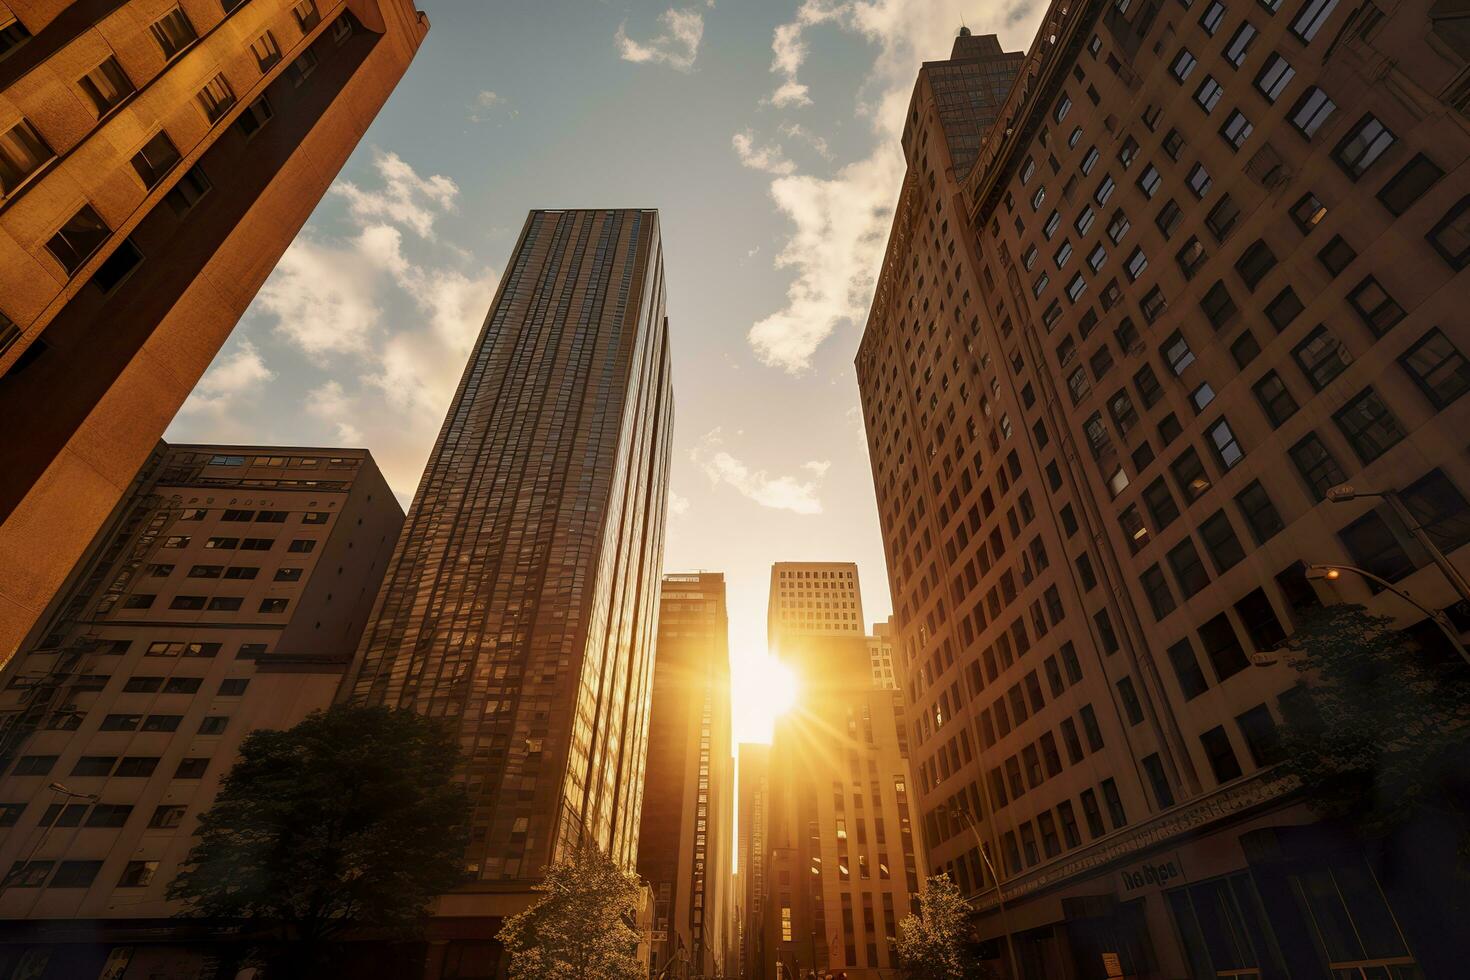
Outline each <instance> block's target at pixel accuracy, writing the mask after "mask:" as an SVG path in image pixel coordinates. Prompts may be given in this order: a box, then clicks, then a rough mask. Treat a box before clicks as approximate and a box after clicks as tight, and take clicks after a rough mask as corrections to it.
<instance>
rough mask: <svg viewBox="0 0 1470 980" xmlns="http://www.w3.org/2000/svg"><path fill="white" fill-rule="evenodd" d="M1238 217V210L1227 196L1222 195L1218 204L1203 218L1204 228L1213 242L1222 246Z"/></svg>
mask: <svg viewBox="0 0 1470 980" xmlns="http://www.w3.org/2000/svg"><path fill="white" fill-rule="evenodd" d="M1239 217H1240V208H1239V207H1237V206H1236V204H1235V201H1234V200H1233V199H1232V198H1231V197H1230V195H1229V194H1224V195H1221V197H1220V202H1219V203H1218V204H1216V205H1215V206H1214V207H1213V208H1211V209H1210V213H1209V214H1207V215H1206V216H1205V227H1206V228H1208V229H1209V230H1210V234H1211V235H1213V236H1214V238H1215V241H1217V242H1220V243H1222V244H1223V243H1224V241H1225V239H1226V238H1228V237H1229V235H1230V230H1231V229H1232V228H1234V227H1235V222H1236V220H1237V219H1238V218H1239Z"/></svg>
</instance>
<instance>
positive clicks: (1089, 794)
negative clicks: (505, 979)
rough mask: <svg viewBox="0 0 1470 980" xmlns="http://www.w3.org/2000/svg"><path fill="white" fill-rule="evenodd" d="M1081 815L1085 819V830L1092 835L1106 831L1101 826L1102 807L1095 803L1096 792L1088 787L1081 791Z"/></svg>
mask: <svg viewBox="0 0 1470 980" xmlns="http://www.w3.org/2000/svg"><path fill="white" fill-rule="evenodd" d="M1080 799H1081V802H1082V816H1083V818H1084V819H1086V821H1087V832H1088V834H1090V835H1091V836H1093V837H1101V836H1102V835H1103V834H1105V833H1107V828H1106V827H1105V826H1103V818H1102V809H1101V808H1100V807H1099V806H1098V805H1097V794H1096V793H1095V792H1093V791H1092V790H1090V789H1085V790H1083V791H1082V796H1081V797H1080Z"/></svg>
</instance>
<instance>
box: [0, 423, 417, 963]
mask: <svg viewBox="0 0 1470 980" xmlns="http://www.w3.org/2000/svg"><path fill="white" fill-rule="evenodd" d="M402 522H403V511H402V510H401V509H400V508H399V506H398V502H397V501H396V500H395V499H394V497H393V494H392V492H391V491H390V490H389V489H388V485H387V483H385V482H384V480H383V477H382V475H381V474H380V473H379V472H378V468H377V466H376V464H375V463H374V462H373V459H372V457H371V456H370V455H368V454H367V453H366V452H365V451H362V450H346V449H300V448H283V447H246V446H191V445H178V446H167V445H163V444H160V445H159V446H158V447H157V448H156V450H155V451H154V453H153V454H152V455H151V456H150V458H149V460H148V462H147V464H146V465H145V466H144V468H143V470H142V472H140V473H139V475H138V477H137V479H136V480H135V481H134V483H133V485H132V487H131V489H130V490H129V492H128V494H127V496H126V497H125V498H124V499H123V500H122V502H121V503H120V504H119V505H118V507H117V509H116V510H115V512H114V513H113V514H112V516H111V517H110V519H109V521H108V522H107V523H106V526H105V527H104V528H103V530H102V532H101V533H100V534H99V535H98V537H97V540H96V541H95V542H93V544H92V546H91V547H90V548H89V549H88V552H87V554H86V555H85V557H84V558H83V560H82V561H81V562H80V563H79V564H78V565H77V568H76V569H75V570H74V571H73V573H72V575H71V577H70V579H69V580H68V582H67V583H66V586H65V588H64V589H63V590H62V591H61V592H60V594H58V596H57V597H56V599H55V600H54V602H53V603H52V604H51V607H50V608H49V609H48V610H47V612H46V614H45V616H44V617H43V618H42V620H41V622H40V623H39V624H38V625H37V627H36V629H35V630H34V631H33V632H32V634H31V635H30V636H29V637H27V639H26V641H25V642H24V643H23V645H22V647H21V652H20V653H19V654H18V655H17V656H16V657H14V658H13V659H12V660H11V661H10V663H9V664H8V665H7V666H6V667H5V669H4V671H3V672H0V679H3V693H0V717H3V722H0V766H3V771H4V776H3V778H0V801H3V804H0V825H3V826H4V827H5V828H6V830H5V832H4V833H3V834H0V867H4V868H6V869H8V874H7V876H6V878H5V880H4V883H3V884H0V919H3V920H5V921H4V923H3V926H0V970H3V971H4V973H3V975H5V976H25V977H37V978H41V977H45V978H52V977H57V978H59V977H96V976H99V975H105V976H118V977H121V976H124V975H126V976H134V975H137V976H154V975H168V976H179V977H185V976H202V975H205V974H204V972H203V971H204V970H205V968H206V963H207V962H208V961H209V960H210V958H211V956H212V955H214V954H215V953H218V954H220V955H223V956H224V957H225V958H226V960H228V959H229V958H230V957H231V956H235V955H238V954H239V953H240V952H242V950H238V949H235V950H233V951H230V950H229V949H228V945H229V943H231V942H233V941H234V940H235V939H236V937H235V934H234V932H233V931H227V932H226V933H223V934H219V935H214V934H212V933H211V931H210V929H209V927H208V926H207V925H202V924H197V923H188V922H177V921H169V920H170V917H171V916H173V915H175V914H176V913H177V912H178V910H179V907H178V905H177V904H176V903H172V902H169V901H167V900H166V899H165V897H164V893H165V890H166V889H167V887H168V884H169V882H170V881H172V880H173V878H174V875H175V873H176V872H177V871H178V868H179V865H180V863H181V862H182V861H183V860H184V858H185V856H186V855H187V854H188V851H189V848H190V847H191V846H192V845H193V844H194V843H195V842H196V841H195V839H194V837H193V834H194V833H195V831H196V829H197V827H198V818H199V815H200V814H201V813H202V812H203V811H205V810H207V809H208V808H209V806H210V805H211V803H212V802H213V800H214V796H215V793H216V792H217V790H218V788H219V783H220V780H221V778H222V777H223V776H224V775H225V773H226V772H228V771H229V768H230V766H231V765H232V764H233V762H234V759H235V756H236V752H237V750H238V747H239V744H240V741H241V739H242V738H244V736H245V735H246V733H248V732H249V731H250V730H251V729H254V728H286V727H289V726H291V725H292V724H294V723H295V722H297V721H299V720H301V718H303V717H304V716H305V715H306V714H307V713H308V712H310V711H312V710H315V709H317V708H325V707H327V706H328V705H330V704H331V703H332V701H333V698H334V697H335V695H336V694H337V690H338V686H339V685H340V683H341V682H342V679H343V677H344V676H345V674H346V673H347V668H348V664H349V663H350V661H351V658H352V657H353V655H354V654H355V652H356V650H357V643H358V639H359V637H360V635H361V633H362V628H363V625H364V623H366V621H367V617H368V613H369V611H370V610H371V609H372V603H373V599H374V597H375V596H376V595H377V589H378V582H379V580H380V579H381V578H382V575H383V572H384V570H385V569H386V568H387V566H388V559H389V557H390V555H391V554H392V551H393V545H394V542H395V541H396V540H397V538H398V530H399V528H400V526H401V525H402ZM215 938H218V939H220V940H222V941H224V942H225V943H226V945H225V946H218V947H213V948H212V947H211V940H212V939H215ZM104 964H107V968H106V969H104ZM216 968H217V966H211V967H209V969H216ZM108 971H110V972H108ZM124 971H126V972H124Z"/></svg>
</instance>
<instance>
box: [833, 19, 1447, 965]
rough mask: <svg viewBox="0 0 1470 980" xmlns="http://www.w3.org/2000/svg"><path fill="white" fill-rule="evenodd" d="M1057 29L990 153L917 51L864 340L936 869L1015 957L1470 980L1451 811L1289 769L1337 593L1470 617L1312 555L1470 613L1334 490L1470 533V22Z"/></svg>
mask: <svg viewBox="0 0 1470 980" xmlns="http://www.w3.org/2000/svg"><path fill="white" fill-rule="evenodd" d="M1044 24H1045V27H1044V29H1043V31H1042V32H1041V34H1040V36H1038V38H1037V39H1036V41H1035V43H1034V44H1033V46H1032V48H1031V50H1030V52H1029V54H1028V55H1027V56H1026V59H1025V63H1024V65H1023V66H1022V68H1021V70H1020V73H1019V75H1018V79H1017V81H1016V83H1015V85H1014V86H1012V88H1011V89H1010V92H1009V94H1008V95H1007V96H1006V99H1005V102H1004V105H1003V106H1001V107H1000V110H999V112H998V113H997V114H996V119H995V122H994V124H993V126H992V127H991V128H990V130H989V131H988V133H987V134H986V136H985V138H984V140H983V142H982V144H981V145H980V147H979V150H978V152H977V153H976V154H975V156H974V159H973V161H969V162H967V161H965V160H963V159H962V158H960V157H958V156H957V155H956V154H955V153H953V151H952V146H951V141H950V140H949V139H947V136H946V133H945V121H944V112H943V111H942V107H941V105H940V98H939V94H938V93H937V92H936V91H935V87H934V84H933V79H932V77H931V75H932V72H931V71H930V69H929V67H928V66H926V68H925V70H924V71H922V72H921V73H920V77H919V80H918V83H917V85H916V87H915V91H914V96H913V99H912V102H911V104H910V109H909V118H908V121H907V125H906V128H905V132H904V138H903V143H904V152H905V155H906V158H907V160H908V164H909V166H908V173H907V175H906V177H905V181H904V185H903V188H902V192H901V197H900V202H899V205H898V209H897V212H896V214H895V218H894V224H893V230H892V233H891V236H890V240H889V245H888V251H887V254H886V256H885V258H884V263H883V268H882V271H881V276H880V279H879V283H878V286H877V290H876V294H875V298H874V301H873V306H872V310H871V314H870V317H869V320H868V324H867V328H866V331H865V335H864V338H863V342H862V345H861V348H860V351H859V354H858V356H857V372H858V378H859V386H860V389H861V393H862V400H863V410H864V414H865V422H866V427H867V434H868V442H869V450H870V456H871V460H872V467H873V477H874V486H875V491H876V494H877V501H878V508H879V512H880V519H881V523H882V528H883V534H884V539H885V548H886V553H887V558H888V563H889V577H890V582H891V585H892V589H893V595H894V603H895V620H896V627H897V637H896V642H897V643H898V645H899V647H900V655H899V659H900V661H901V665H902V673H903V675H904V676H903V686H904V693H905V697H906V700H907V702H908V704H909V707H910V711H911V716H912V719H913V731H912V735H913V741H914V753H915V764H916V788H917V793H916V796H917V799H918V801H919V802H918V805H919V806H920V807H921V808H922V822H923V827H924V836H925V840H926V842H927V843H928V845H929V850H930V855H931V865H932V866H933V868H935V869H944V870H947V871H949V872H951V874H952V875H953V876H954V877H955V878H956V880H957V881H958V882H959V883H960V885H961V887H962V888H964V889H965V890H966V891H967V892H969V893H970V895H971V901H972V904H973V906H974V907H975V909H976V920H975V926H976V930H977V938H978V939H979V940H981V941H982V945H981V947H980V948H981V951H982V952H983V954H984V955H985V956H986V957H987V958H989V959H990V960H991V961H992V964H993V965H994V966H995V967H996V968H1004V967H1003V966H1002V964H1001V963H1000V962H999V961H1002V960H1006V959H1009V960H1011V964H1010V966H1011V968H1013V969H1014V970H1015V971H1016V975H1020V976H1025V977H1048V978H1070V977H1104V976H1110V975H1114V974H1117V973H1121V974H1122V975H1126V976H1137V977H1180V976H1186V975H1187V976H1193V977H1215V976H1259V977H1285V976H1290V977H1323V978H1328V977H1341V976H1348V975H1352V976H1369V975H1377V976H1402V977H1418V976H1451V975H1455V973H1456V971H1457V965H1456V964H1457V959H1458V958H1459V957H1462V956H1463V953H1464V948H1465V947H1464V933H1463V929H1460V928H1459V927H1458V926H1456V925H1454V924H1453V923H1451V922H1450V921H1449V920H1448V919H1447V918H1446V911H1445V910H1446V909H1447V908H1452V907H1455V904H1456V902H1459V901H1463V886H1462V885H1460V886H1457V885H1455V884H1454V883H1453V882H1450V881H1449V880H1448V878H1447V876H1445V875H1443V873H1442V870H1441V869H1442V866H1443V861H1444V857H1443V855H1440V856H1439V857H1434V856H1433V854H1432V853H1431V852H1432V848H1431V847H1430V845H1431V844H1432V843H1433V842H1432V839H1431V838H1425V839H1424V840H1423V841H1422V842H1421V846H1420V847H1412V848H1411V847H1407V846H1406V845H1404V844H1403V842H1399V843H1398V844H1393V843H1389V844H1386V845H1385V849H1386V850H1385V853H1382V854H1379V855H1377V856H1374V855H1367V854H1365V853H1364V852H1363V851H1362V849H1361V848H1360V847H1358V846H1357V845H1355V844H1354V843H1353V842H1352V841H1351V840H1350V839H1347V838H1344V837H1343V836H1342V835H1340V834H1338V833H1336V832H1334V829H1333V828H1332V827H1330V826H1326V825H1323V824H1321V823H1316V822H1314V820H1313V817H1312V814H1311V812H1310V811H1309V810H1308V808H1307V807H1306V806H1305V805H1304V804H1302V803H1301V802H1299V801H1298V800H1297V799H1296V798H1295V797H1294V796H1293V795H1292V792H1291V790H1292V786H1291V785H1290V783H1289V782H1288V781H1286V780H1284V779H1282V778H1281V777H1280V776H1279V774H1278V773H1277V771H1276V770H1275V768H1274V764H1275V762H1276V761H1277V760H1278V759H1279V748H1278V745H1277V739H1276V731H1277V724H1278V722H1279V719H1280V708H1279V704H1278V702H1279V699H1280V698H1281V697H1282V696H1284V695H1289V692H1290V691H1291V690H1292V689H1293V687H1294V685H1295V684H1296V683H1297V680H1298V676H1297V674H1296V673H1295V672H1294V671H1293V670H1291V669H1290V667H1289V666H1287V665H1286V664H1285V663H1284V661H1283V659H1282V658H1281V656H1280V655H1279V654H1278V653H1277V651H1278V649H1279V648H1280V646H1281V645H1282V643H1283V641H1284V639H1285V637H1286V636H1287V634H1288V632H1289V631H1290V630H1291V629H1292V628H1293V625H1294V623H1296V622H1297V621H1298V620H1299V617H1301V616H1302V615H1303V614H1304V613H1306V612H1308V611H1309V610H1310V609H1311V608H1313V607H1316V606H1318V605H1319V604H1323V603H1331V602H1337V601H1355V602H1363V603H1365V604H1367V605H1368V606H1369V608H1370V609H1372V610H1374V611H1377V612H1380V613H1382V614H1385V615H1390V616H1394V617H1397V618H1398V620H1399V621H1400V622H1401V623H1402V624H1403V625H1404V626H1405V627H1406V628H1408V629H1409V630H1410V631H1411V632H1413V633H1414V634H1415V635H1416V636H1419V637H1421V638H1422V639H1423V642H1424V644H1425V646H1426V649H1428V650H1429V651H1432V652H1435V655H1438V654H1442V653H1444V649H1443V648H1444V646H1445V645H1446V644H1445V643H1444V641H1443V640H1442V639H1440V638H1439V637H1438V634H1437V632H1436V631H1435V630H1434V628H1433V625H1432V624H1431V623H1429V622H1428V621H1427V620H1425V619H1424V618H1423V614H1422V613H1420V612H1417V611H1415V610H1413V609H1411V608H1410V607H1408V606H1407V605H1406V604H1404V603H1403V602H1402V601H1401V600H1400V599H1398V598H1397V597H1395V596H1394V595H1392V594H1391V593H1388V592H1383V593H1379V594H1374V593H1372V592H1370V591H1369V588H1368V587H1367V584H1366V583H1365V582H1364V581H1363V580H1362V579H1361V578H1358V577H1356V576H1354V575H1351V574H1344V575H1342V577H1341V578H1340V579H1338V580H1337V581H1336V582H1334V583H1327V582H1322V583H1315V582H1312V581H1309V580H1308V579H1307V577H1306V575H1305V572H1306V568H1305V565H1304V563H1309V564H1310V563H1324V562H1326V563H1342V564H1348V565H1355V566H1361V567H1363V568H1365V569H1367V570H1369V571H1370V572H1372V573H1374V574H1377V575H1380V576H1382V577H1384V578H1385V579H1388V580H1391V581H1393V582H1394V583H1396V584H1397V585H1398V586H1400V587H1405V588H1407V590H1408V591H1410V592H1411V593H1412V594H1413V595H1414V596H1415V597H1416V598H1417V599H1419V600H1420V601H1422V602H1424V603H1425V605H1427V606H1429V607H1430V608H1433V609H1445V608H1450V609H1451V611H1452V612H1454V614H1455V616H1456V617H1457V618H1456V620H1455V621H1456V622H1457V623H1458V624H1459V625H1460V626H1464V625H1465V623H1466V621H1465V619H1464V617H1463V615H1462V612H1461V610H1459V609H1458V608H1457V607H1455V603H1456V600H1457V599H1458V598H1459V597H1458V595H1457V593H1456V590H1455V588H1454V587H1453V585H1452V583H1451V582H1449V581H1447V580H1446V577H1445V576H1444V575H1442V574H1441V573H1440V571H1439V570H1438V569H1436V568H1435V567H1434V566H1433V564H1432V563H1431V562H1430V561H1429V555H1428V554H1427V552H1426V549H1425V548H1424V547H1423V546H1422V545H1420V544H1419V543H1418V542H1416V540H1415V538H1414V536H1413V534H1412V533H1410V531H1411V529H1410V528H1407V527H1406V526H1405V525H1404V523H1403V522H1402V521H1400V519H1399V518H1398V516H1397V515H1396V514H1395V513H1394V511H1393V509H1392V507H1391V506H1389V505H1388V504H1387V503H1386V502H1385V501H1383V500H1381V499H1359V500H1355V501H1352V502H1349V503H1333V502H1331V501H1329V500H1328V499H1326V491H1327V490H1328V489H1329V488H1331V487H1333V486H1334V485H1337V484H1342V483H1347V482H1351V483H1352V484H1354V485H1355V486H1357V487H1358V488H1359V489H1371V490H1398V491H1400V492H1401V495H1402V499H1403V501H1404V503H1405V504H1406V505H1407V507H1408V510H1409V512H1410V513H1411V514H1412V517H1413V520H1414V521H1415V522H1417V523H1419V524H1420V525H1422V527H1423V528H1424V530H1425V531H1426V532H1427V533H1428V535H1429V536H1430V538H1432V540H1433V541H1434V542H1435V543H1436V544H1437V546H1438V547H1439V548H1440V549H1441V550H1442V551H1444V552H1446V553H1447V554H1448V555H1449V556H1450V558H1451V560H1452V561H1453V560H1458V561H1459V562H1461V563H1462V565H1463V563H1464V562H1465V561H1466V558H1467V555H1466V551H1465V550H1464V545H1465V543H1466V542H1467V541H1470V526H1467V523H1466V521H1465V518H1464V515H1465V514H1466V512H1467V505H1466V500H1465V496H1464V494H1465V493H1466V491H1467V490H1470V462H1467V459H1466V456H1465V454H1464V451H1463V439H1462V438H1461V436H1460V433H1462V432H1463V431H1464V430H1465V426H1466V424H1467V421H1470V419H1467V415H1470V399H1464V398H1461V397H1460V396H1461V395H1463V393H1464V392H1465V391H1466V390H1467V389H1470V365H1467V361H1466V359H1465V356H1464V354H1463V351H1464V350H1466V349H1467V346H1470V327H1467V324H1466V321H1465V318H1464V316H1463V314H1462V313H1461V312H1460V311H1459V309H1458V304H1460V303H1461V298H1462V297H1463V296H1464V295H1465V292H1466V279H1465V273H1464V271H1463V270H1464V269H1465V267H1466V265H1467V264H1470V250H1467V242H1470V234H1467V232H1470V194H1467V192H1470V169H1467V167H1466V157H1467V153H1470V125H1467V120H1466V117H1465V114H1464V113H1465V108H1466V98H1465V92H1466V81H1465V80H1466V78H1467V75H1466V66H1467V54H1470V50H1467V47H1466V45H1465V43H1464V41H1463V36H1462V35H1460V34H1458V33H1457V32H1456V28H1455V27H1454V26H1453V25H1452V24H1451V23H1450V20H1446V19H1445V17H1443V16H1442V15H1441V13H1440V12H1438V8H1431V5H1430V4H1429V3H1427V2H1425V3H1405V4H1400V5H1397V6H1394V7H1391V8H1381V7H1376V6H1373V5H1371V4H1365V5H1359V6H1354V5H1350V4H1340V3H1337V2H1336V0H1299V2H1297V0H1290V2H1267V3H1258V4H1248V5H1241V4H1228V5H1227V4H1225V3H1222V2H1212V0H1195V2H1193V3H1182V4H1181V3H1161V2H1149V3H1132V4H1130V3H1090V2H1083V3H1065V4H1063V3H1056V4H1053V5H1052V6H1051V8H1050V9H1049V10H1048V12H1047V13H1046V15H1045V18H1044ZM977 840H983V845H978V844H977ZM981 846H983V847H984V848H985V851H984V853H982V852H981V849H980V848H981ZM1370 858H1371V859H1370ZM991 865H993V866H994V868H995V869H996V871H997V872H998V873H999V877H1000V879H1001V880H1000V881H999V882H997V881H996V879H995V876H993V875H992V874H991V873H990V871H989V867H990V866H991ZM1455 896H1459V897H1458V898H1457V897H1455ZM1002 906H1003V908H1004V912H1002ZM1008 946H1009V947H1011V948H1012V950H1013V953H1012V952H1008V951H1007V947H1008Z"/></svg>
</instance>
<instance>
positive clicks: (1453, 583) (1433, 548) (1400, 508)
mask: <svg viewBox="0 0 1470 980" xmlns="http://www.w3.org/2000/svg"><path fill="white" fill-rule="evenodd" d="M1363 497H1381V498H1383V500H1385V501H1387V503H1388V506H1389V507H1390V508H1391V509H1392V510H1393V512H1394V514H1395V515H1397V516H1398V519H1399V520H1400V521H1402V522H1403V524H1404V527H1406V528H1408V531H1409V533H1410V534H1412V535H1413V536H1414V540H1415V541H1418V542H1419V544H1420V545H1421V546H1422V547H1423V548H1424V550H1425V551H1427V552H1429V557H1430V558H1431V559H1432V560H1433V561H1434V563H1435V564H1436V565H1438V566H1439V570H1440V571H1441V572H1443V573H1444V577H1445V578H1446V579H1448V580H1449V583H1450V588H1452V589H1454V590H1455V591H1456V592H1458V593H1459V594H1460V598H1461V599H1463V600H1464V601H1465V603H1466V604H1467V605H1470V582H1466V581H1465V576H1463V575H1461V574H1460V570H1459V569H1458V568H1456V567H1455V566H1454V565H1453V564H1451V563H1450V559H1449V556H1448V555H1446V554H1445V553H1444V552H1443V551H1440V550H1439V545H1437V544H1435V543H1434V539H1433V538H1431V537H1430V536H1429V533H1428V532H1427V531H1425V530H1424V527H1423V526H1422V525H1421V524H1420V523H1419V519H1418V518H1417V517H1415V516H1414V514H1413V512H1412V511H1410V510H1409V508H1408V507H1407V506H1406V505H1405V504H1404V502H1403V500H1402V499H1401V498H1400V497H1399V493H1398V491H1397V490H1359V489H1358V488H1357V487H1355V486H1353V485H1352V484H1351V483H1344V484H1343V485H1342V486H1339V487H1333V488H1332V489H1331V490H1328V491H1327V499H1328V500H1330V501H1331V502H1332V503H1334V504H1341V503H1346V502H1347V501H1349V500H1358V499H1359V498H1363ZM1344 567H1346V566H1344ZM1380 581H1381V579H1380ZM1389 588H1393V587H1392V586H1389ZM1394 591H1395V592H1398V590H1397V589H1394ZM1399 594H1400V595H1403V593H1401V592H1400V593H1399ZM1409 601H1410V602H1413V601H1414V600H1412V599H1410V600H1409ZM1414 604H1415V605H1418V603H1414ZM1420 608H1423V607H1422V606H1421V607H1420Z"/></svg>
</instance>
